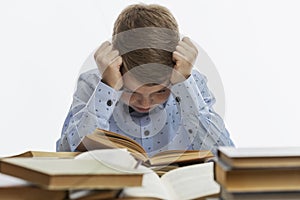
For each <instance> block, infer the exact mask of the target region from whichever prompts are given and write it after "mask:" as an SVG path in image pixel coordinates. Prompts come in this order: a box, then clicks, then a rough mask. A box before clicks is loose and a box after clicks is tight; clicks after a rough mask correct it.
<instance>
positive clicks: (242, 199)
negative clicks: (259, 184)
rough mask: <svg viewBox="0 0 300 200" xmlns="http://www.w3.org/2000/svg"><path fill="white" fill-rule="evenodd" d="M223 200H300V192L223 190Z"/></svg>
mask: <svg viewBox="0 0 300 200" xmlns="http://www.w3.org/2000/svg"><path fill="white" fill-rule="evenodd" d="M220 196H221V198H222V200H299V199H300V191H291V192H282V191H279V192H228V191H227V190H226V189H223V188H221V194H220Z"/></svg>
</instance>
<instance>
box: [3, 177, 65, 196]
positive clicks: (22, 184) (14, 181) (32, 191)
mask: <svg viewBox="0 0 300 200" xmlns="http://www.w3.org/2000/svg"><path fill="white" fill-rule="evenodd" d="M67 195H68V191H67V190H51V191H50V190H46V189H44V188H40V187H37V186H35V185H32V184H31V183H29V182H27V181H24V180H22V179H18V178H16V177H13V176H8V175H5V174H1V173H0V199H7V200H40V199H45V200H63V199H66V197H67Z"/></svg>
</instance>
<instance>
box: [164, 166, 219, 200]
mask: <svg viewBox="0 0 300 200" xmlns="http://www.w3.org/2000/svg"><path fill="white" fill-rule="evenodd" d="M213 165H214V163H212V162H209V163H203V164H197V165H190V166H187V167H181V168H178V169H175V170H172V171H170V172H168V173H166V174H165V175H163V176H162V177H161V181H162V183H163V185H164V186H165V187H166V188H167V190H168V192H169V194H170V196H171V199H174V200H176V199H178V200H184V199H195V198H199V197H203V196H208V195H212V194H217V193H219V192H220V186H219V185H218V183H216V182H215V181H214V173H213V172H214V171H213V170H214V169H213Z"/></svg>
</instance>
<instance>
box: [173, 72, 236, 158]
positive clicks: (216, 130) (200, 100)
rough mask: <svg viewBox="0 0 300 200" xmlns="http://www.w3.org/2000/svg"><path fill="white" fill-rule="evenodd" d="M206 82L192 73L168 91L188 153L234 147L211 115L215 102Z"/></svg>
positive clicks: (225, 131) (221, 126)
mask: <svg viewBox="0 0 300 200" xmlns="http://www.w3.org/2000/svg"><path fill="white" fill-rule="evenodd" d="M206 83H207V79H206V77H205V76H204V75H202V74H201V73H200V72H198V71H196V70H193V72H192V75H191V76H190V77H189V78H188V79H186V80H185V81H183V82H181V83H177V84H175V85H173V86H172V88H171V91H172V94H173V96H174V98H175V100H176V102H177V105H178V107H179V110H180V114H181V125H182V126H183V127H184V129H185V130H186V134H188V137H189V139H190V142H191V149H205V150H211V151H212V152H213V153H216V150H217V147H218V146H233V145H234V144H233V142H232V140H231V139H230V136H229V133H228V131H227V129H226V127H225V125H224V122H223V120H222V118H221V117H220V116H219V115H218V114H217V113H216V112H215V111H214V109H213V105H214V103H215V101H216V100H215V98H214V96H213V94H212V93H211V92H210V90H209V89H208V87H207V84H206Z"/></svg>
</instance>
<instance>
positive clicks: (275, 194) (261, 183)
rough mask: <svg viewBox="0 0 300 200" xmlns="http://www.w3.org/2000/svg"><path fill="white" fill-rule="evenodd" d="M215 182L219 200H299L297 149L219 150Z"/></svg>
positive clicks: (298, 151) (299, 152)
mask: <svg viewBox="0 0 300 200" xmlns="http://www.w3.org/2000/svg"><path fill="white" fill-rule="evenodd" d="M215 178H216V180H217V182H218V183H219V184H220V185H221V198H222V199H223V200H254V199H255V200H258V199H263V200H276V199H289V200H294V199H300V147H276V148H275V147H267V148H234V147H220V148H219V149H218V154H217V162H216V167H215Z"/></svg>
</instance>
